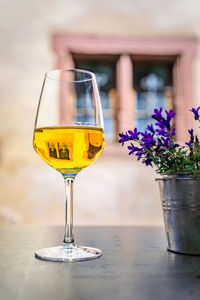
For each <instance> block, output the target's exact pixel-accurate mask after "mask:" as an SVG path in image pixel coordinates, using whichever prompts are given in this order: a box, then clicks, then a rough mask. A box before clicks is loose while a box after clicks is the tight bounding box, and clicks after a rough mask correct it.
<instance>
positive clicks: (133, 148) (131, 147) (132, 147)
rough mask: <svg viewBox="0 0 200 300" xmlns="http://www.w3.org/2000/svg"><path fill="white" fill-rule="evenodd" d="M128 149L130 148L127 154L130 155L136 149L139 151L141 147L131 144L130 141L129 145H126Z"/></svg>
mask: <svg viewBox="0 0 200 300" xmlns="http://www.w3.org/2000/svg"><path fill="white" fill-rule="evenodd" d="M128 150H130V152H129V155H131V154H133V153H135V152H136V151H140V150H141V149H140V148H138V147H135V146H134V145H133V143H131V145H130V146H128Z"/></svg>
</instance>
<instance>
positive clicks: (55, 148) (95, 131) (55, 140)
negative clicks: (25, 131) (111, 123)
mask: <svg viewBox="0 0 200 300" xmlns="http://www.w3.org/2000/svg"><path fill="white" fill-rule="evenodd" d="M33 146H34V149H35V150H36V152H37V153H38V154H39V156H40V157H41V158H42V159H43V160H44V161H45V162H46V163H47V164H48V165H50V166H51V167H53V168H54V169H56V170H58V171H59V172H61V173H63V174H72V173H73V174H76V173H77V172H79V171H80V170H81V169H83V168H85V167H87V166H89V165H90V164H91V163H92V162H93V161H94V160H95V159H96V158H97V157H98V156H99V155H100V154H101V152H102V151H103V148H104V132H103V129H102V128H98V127H90V126H61V127H44V128H37V129H35V131H34V137H33Z"/></svg>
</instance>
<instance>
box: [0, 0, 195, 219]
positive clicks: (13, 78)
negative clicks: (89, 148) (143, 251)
mask: <svg viewBox="0 0 200 300" xmlns="http://www.w3.org/2000/svg"><path fill="white" fill-rule="evenodd" d="M0 32H1V35H0V95H1V100H0V101H1V107H0V222H2V223H5V222H18V223H20V222H21V223H35V224H63V223H64V186H63V182H62V178H61V176H60V175H59V174H58V173H57V172H56V171H54V170H52V169H51V168H50V167H48V166H46V165H45V163H43V162H42V161H41V160H40V158H39V157H37V155H36V154H35V152H34V151H33V148H32V131H33V124H34V117H35V112H36V106H37V101H38V97H39V93H40V88H41V84H42V80H43V75H44V73H45V72H46V71H48V70H51V69H53V68H54V66H55V57H54V54H53V51H52V46H51V37H52V34H53V33H60V32H64V33H71V34H83V35H84V34H85V35H100V36H101V35H107V36H132V37H135V36H138V37H140V36H142V37H147V36H154V37H159V36H160V37H162V36H169V37H176V36H177V37H178V36H181V37H184V36H185V37H196V39H197V42H198V44H199V36H200V3H199V1H198V0H191V1H187V0H182V1H181V0H177V1H173V0H169V1H167V2H166V1H164V0H153V1H148V0H141V1H136V0H132V1H131V0H129V1H121V0H120V1H116V0H109V1H106V0H101V1H93V0H84V1H81V0H74V1H68V0H67V1H66V0H63V1H61V0H56V1H55V0H44V1H39V0H35V1H31V0H29V1H27V0H19V1H14V0H7V1H5V0H4V1H1V2H0ZM199 82H200V51H199V49H198V55H197V57H196V58H195V64H194V77H193V89H194V103H195V105H198V104H200V100H199V99H200V86H199V84H198V83H199ZM154 178H155V174H154V172H153V170H152V169H147V168H145V167H143V166H139V165H138V164H137V163H135V161H134V160H133V159H132V158H128V157H127V158H124V156H120V157H118V156H113V157H111V156H106V155H102V157H101V158H99V160H98V161H97V162H95V163H94V164H93V165H92V166H90V167H89V168H88V169H87V170H84V171H83V172H82V173H80V175H79V176H78V177H77V182H76V184H75V205H74V206H75V223H76V224H90V225H92V224H154V225H157V224H161V223H162V213H161V209H160V203H159V195H158V187H157V185H156V183H155V182H154Z"/></svg>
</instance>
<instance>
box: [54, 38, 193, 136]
mask: <svg viewBox="0 0 200 300" xmlns="http://www.w3.org/2000/svg"><path fill="white" fill-rule="evenodd" d="M53 48H54V51H55V53H56V55H57V67H58V68H72V67H79V68H85V69H88V70H91V71H93V72H94V73H96V76H97V81H98V83H99V87H100V94H101V100H102V105H103V113H104V121H105V132H106V138H107V141H114V140H115V141H116V140H117V139H118V138H117V137H118V132H121V131H126V130H127V129H129V128H133V127H134V126H136V125H137V126H139V128H140V129H141V130H143V129H144V128H145V126H146V125H147V123H148V122H149V118H150V115H151V114H152V111H153V109H154V107H163V108H167V109H169V108H173V109H174V110H175V111H176V120H175V123H176V124H175V125H176V133H177V138H178V140H179V141H181V140H184V139H185V135H186V134H187V131H186V128H191V127H193V123H192V122H193V121H192V120H191V119H190V118H189V117H188V109H190V108H191V107H192V105H193V96H192V90H193V85H192V63H193V59H194V57H195V54H196V52H197V42H196V40H195V39H190V38H174V39H173V38H155V39H140V38H137V39H131V38H127V39H125V38H121V39H120V38H106V37H105V38H97V37H84V36H80V37H78V36H71V35H65V34H61V35H55V36H54V37H53ZM61 102H62V99H61ZM81 109H82V108H81V106H80V103H79V102H77V110H78V111H79V119H80V120H81V118H82V115H83V114H82V112H81ZM183 124H184V126H183Z"/></svg>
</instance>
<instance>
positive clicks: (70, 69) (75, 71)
mask: <svg viewBox="0 0 200 300" xmlns="http://www.w3.org/2000/svg"><path fill="white" fill-rule="evenodd" d="M58 72H60V73H62V72H74V73H83V74H88V75H90V76H91V77H90V78H85V79H79V80H65V79H63V80H62V79H61V80H60V79H56V78H53V77H51V74H52V73H58ZM45 77H46V78H48V79H50V80H54V81H58V82H69V83H70V82H71V83H76V82H77V83H81V82H87V81H92V80H94V79H95V74H94V73H93V72H90V71H88V70H83V69H76V68H66V69H55V70H51V71H48V72H46V73H45Z"/></svg>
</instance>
